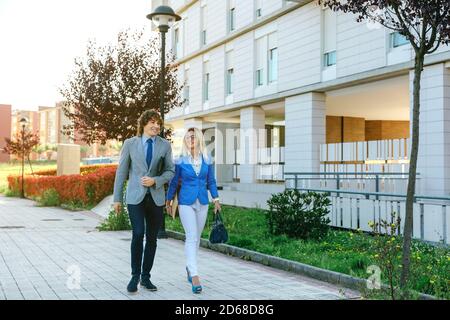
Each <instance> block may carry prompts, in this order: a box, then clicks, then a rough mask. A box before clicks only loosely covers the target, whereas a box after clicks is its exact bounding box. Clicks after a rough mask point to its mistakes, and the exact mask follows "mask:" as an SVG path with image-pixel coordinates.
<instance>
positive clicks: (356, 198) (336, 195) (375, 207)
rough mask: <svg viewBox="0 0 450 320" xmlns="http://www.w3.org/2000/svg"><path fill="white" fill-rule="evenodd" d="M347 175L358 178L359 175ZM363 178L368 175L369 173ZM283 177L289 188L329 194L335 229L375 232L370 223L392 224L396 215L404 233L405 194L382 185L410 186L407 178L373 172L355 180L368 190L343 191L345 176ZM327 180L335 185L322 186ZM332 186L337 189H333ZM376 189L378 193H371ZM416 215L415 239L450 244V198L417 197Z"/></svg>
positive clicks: (334, 174)
mask: <svg viewBox="0 0 450 320" xmlns="http://www.w3.org/2000/svg"><path fill="white" fill-rule="evenodd" d="M347 174H349V175H355V174H356V173H347ZM361 175H365V176H367V175H368V174H366V173H364V174H361ZM402 175H403V176H404V175H406V174H402ZM284 176H285V184H286V189H297V190H299V191H314V192H325V193H327V194H328V196H329V198H330V200H331V205H330V208H329V209H330V212H329V218H330V220H331V223H330V224H331V225H332V226H335V227H340V228H345V229H353V230H356V229H361V230H363V231H372V229H371V228H370V227H369V222H370V221H372V222H380V221H381V220H386V221H390V217H391V213H392V212H396V213H397V214H398V215H399V217H400V219H401V228H400V230H403V226H404V220H405V212H406V206H405V202H406V192H386V191H388V190H386V189H384V187H383V186H385V185H386V184H382V181H385V180H386V179H387V180H389V179H396V180H398V179H403V180H404V183H407V175H406V177H402V176H399V175H398V174H392V173H391V174H386V173H371V174H369V175H368V176H367V177H364V176H359V177H356V178H354V179H357V180H359V181H360V183H363V185H366V186H369V190H363V189H353V188H350V187H347V188H343V186H345V185H343V183H342V181H343V180H344V181H345V179H347V178H348V177H345V174H336V173H299V172H285V173H284ZM343 178H344V179H343ZM352 179H353V178H352ZM308 180H310V181H311V182H308ZM321 180H322V182H321ZM363 180H367V181H365V182H364V181H363ZM326 181H332V183H331V182H330V183H329V184H327V185H325V186H323V185H324V184H325V182H326ZM364 183H365V184H364ZM332 186H335V187H334V188H332ZM373 188H374V189H375V191H372V190H371V189H373ZM413 214H414V217H413V219H414V224H413V237H414V238H416V239H421V240H425V241H430V242H439V243H445V244H449V238H448V235H449V234H450V224H449V221H450V197H448V196H428V195H421V194H417V195H416V196H415V197H414V213H413Z"/></svg>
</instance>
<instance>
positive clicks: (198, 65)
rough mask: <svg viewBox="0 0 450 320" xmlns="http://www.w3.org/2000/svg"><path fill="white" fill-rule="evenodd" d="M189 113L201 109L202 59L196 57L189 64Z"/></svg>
mask: <svg viewBox="0 0 450 320" xmlns="http://www.w3.org/2000/svg"><path fill="white" fill-rule="evenodd" d="M189 66H190V68H189V77H190V81H189V82H190V88H189V96H190V98H189V100H190V102H189V111H190V112H191V113H192V112H198V111H201V110H202V109H203V105H202V104H203V102H202V97H203V95H202V81H203V79H202V74H203V73H202V69H203V57H202V56H198V57H196V58H194V59H192V60H190V62H189Z"/></svg>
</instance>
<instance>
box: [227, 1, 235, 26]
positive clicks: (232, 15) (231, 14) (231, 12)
mask: <svg viewBox="0 0 450 320" xmlns="http://www.w3.org/2000/svg"><path fill="white" fill-rule="evenodd" d="M235 7H236V4H235V0H229V12H228V31H230V32H231V31H234V29H236V26H235V24H236V9H235Z"/></svg>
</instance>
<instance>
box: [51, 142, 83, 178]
mask: <svg viewBox="0 0 450 320" xmlns="http://www.w3.org/2000/svg"><path fill="white" fill-rule="evenodd" d="M65 174H80V145H78V144H63V143H58V157H57V175H58V176H61V175H65Z"/></svg>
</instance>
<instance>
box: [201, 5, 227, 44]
mask: <svg viewBox="0 0 450 320" xmlns="http://www.w3.org/2000/svg"><path fill="white" fill-rule="evenodd" d="M206 3H207V5H206V6H207V13H206V14H207V29H206V44H207V45H208V44H210V43H212V42H215V41H217V40H219V39H222V38H223V37H225V35H226V33H227V19H228V12H227V1H226V0H220V1H217V0H209V1H207V2H206Z"/></svg>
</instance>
